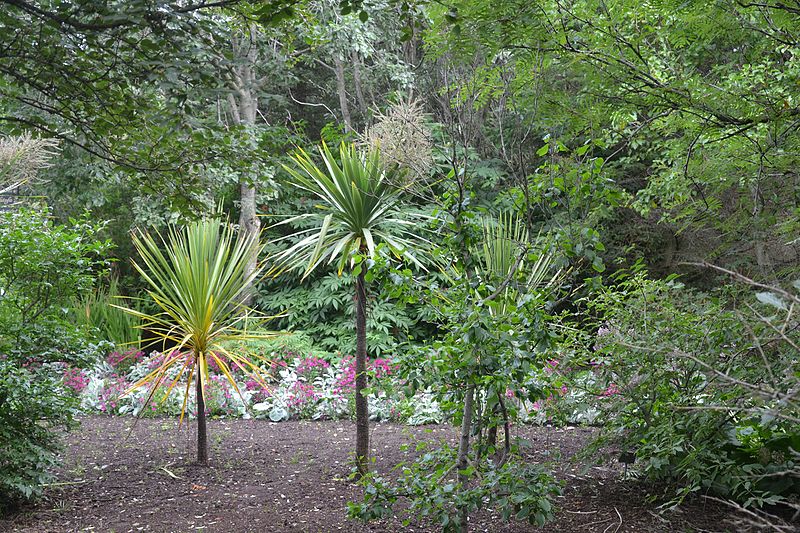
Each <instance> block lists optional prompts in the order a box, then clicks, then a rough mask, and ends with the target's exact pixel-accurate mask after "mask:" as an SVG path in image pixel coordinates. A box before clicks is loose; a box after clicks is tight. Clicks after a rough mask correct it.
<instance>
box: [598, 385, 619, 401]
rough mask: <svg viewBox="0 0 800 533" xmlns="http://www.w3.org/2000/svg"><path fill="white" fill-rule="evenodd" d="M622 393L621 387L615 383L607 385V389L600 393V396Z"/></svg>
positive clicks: (607, 396)
mask: <svg viewBox="0 0 800 533" xmlns="http://www.w3.org/2000/svg"><path fill="white" fill-rule="evenodd" d="M617 394H620V391H619V387H617V385H616V384H615V383H612V384H610V385H609V386H608V387H606V390H604V391H603V392H601V393H600V398H610V397H611V396H615V395H617Z"/></svg>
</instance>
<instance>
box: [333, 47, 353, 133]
mask: <svg viewBox="0 0 800 533" xmlns="http://www.w3.org/2000/svg"><path fill="white" fill-rule="evenodd" d="M333 61H334V66H335V68H334V69H333V70H334V72H335V73H336V92H337V94H338V95H339V107H340V108H341V109H342V120H344V129H345V131H346V132H347V133H350V132H351V131H353V119H352V118H351V117H350V104H348V103H347V88H346V87H345V85H344V62H343V61H342V58H341V57H339V56H338V55H334V57H333Z"/></svg>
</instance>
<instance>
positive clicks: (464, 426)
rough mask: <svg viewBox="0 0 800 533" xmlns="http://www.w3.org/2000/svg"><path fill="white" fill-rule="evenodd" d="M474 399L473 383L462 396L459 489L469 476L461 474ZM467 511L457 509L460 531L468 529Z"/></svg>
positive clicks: (464, 461)
mask: <svg viewBox="0 0 800 533" xmlns="http://www.w3.org/2000/svg"><path fill="white" fill-rule="evenodd" d="M474 400H475V385H470V386H469V387H467V393H466V395H465V396H464V411H463V414H462V416H463V418H462V420H461V440H460V441H459V443H458V462H457V463H456V468H457V469H458V482H459V483H460V484H461V490H464V488H466V485H467V482H468V481H469V477H468V476H467V475H465V474H462V472H463V471H464V470H466V468H467V466H468V465H467V456H468V454H469V437H470V432H471V431H472V410H473V409H472V405H473V401H474ZM468 514H469V512H468V510H467V508H466V507H462V508H461V509H459V510H458V530H459V531H460V532H461V533H467V532H468V531H469V523H468V522H467V516H468Z"/></svg>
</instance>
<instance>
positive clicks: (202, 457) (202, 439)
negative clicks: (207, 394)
mask: <svg viewBox="0 0 800 533" xmlns="http://www.w3.org/2000/svg"><path fill="white" fill-rule="evenodd" d="M201 374H202V370H201V369H200V368H199V366H198V368H197V386H196V388H195V397H196V398H197V464H200V465H204V466H205V465H207V464H208V433H207V432H206V401H205V398H204V397H203V387H202V382H201V380H202V377H201Z"/></svg>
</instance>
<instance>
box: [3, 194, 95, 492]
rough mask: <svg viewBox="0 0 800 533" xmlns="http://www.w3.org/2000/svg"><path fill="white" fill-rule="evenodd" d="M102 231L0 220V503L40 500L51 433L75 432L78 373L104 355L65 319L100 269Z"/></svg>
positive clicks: (17, 216) (51, 457) (54, 438)
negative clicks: (72, 305)
mask: <svg viewBox="0 0 800 533" xmlns="http://www.w3.org/2000/svg"><path fill="white" fill-rule="evenodd" d="M101 227H102V226H101V225H97V224H93V223H90V222H89V221H88V220H87V219H82V220H74V221H71V224H70V225H69V226H60V225H55V224H53V222H52V221H51V220H50V218H49V213H48V212H47V211H46V210H44V209H22V210H20V211H18V212H7V213H2V214H0V287H2V298H0V450H3V453H2V454H0V502H8V503H9V504H13V503H17V502H20V501H23V500H26V499H30V498H32V497H35V496H37V495H39V494H40V493H41V483H42V482H43V481H44V480H46V479H47V478H48V469H49V467H50V466H52V465H53V464H54V462H55V460H56V459H55V453H56V451H57V450H58V446H59V444H58V443H59V436H60V432H59V431H57V430H59V429H68V428H70V427H72V426H73V425H74V423H75V421H74V416H73V415H74V408H75V407H76V406H77V399H76V392H77V389H81V388H83V387H85V386H87V385H88V384H87V382H86V376H85V375H84V374H83V373H82V371H81V369H83V368H86V367H89V366H91V365H93V364H94V363H95V362H97V361H98V360H99V357H100V354H101V353H102V352H103V351H105V350H106V349H107V348H108V346H107V345H106V344H104V343H99V344H92V343H90V342H89V341H88V340H87V335H86V332H85V331H84V330H82V329H81V328H80V327H76V326H75V325H74V324H73V323H72V321H71V320H70V319H69V316H68V313H67V311H66V310H67V309H68V308H69V306H70V303H71V302H72V301H74V299H75V298H77V297H79V296H80V295H82V294H85V293H86V292H88V291H90V290H91V289H92V286H93V284H94V280H95V277H96V275H97V274H98V273H100V272H102V270H103V269H104V268H105V267H106V263H105V261H104V259H103V255H104V253H105V252H106V251H107V250H108V248H109V246H110V245H109V243H108V242H102V241H99V240H97V234H98V232H99V231H100V229H101Z"/></svg>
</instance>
